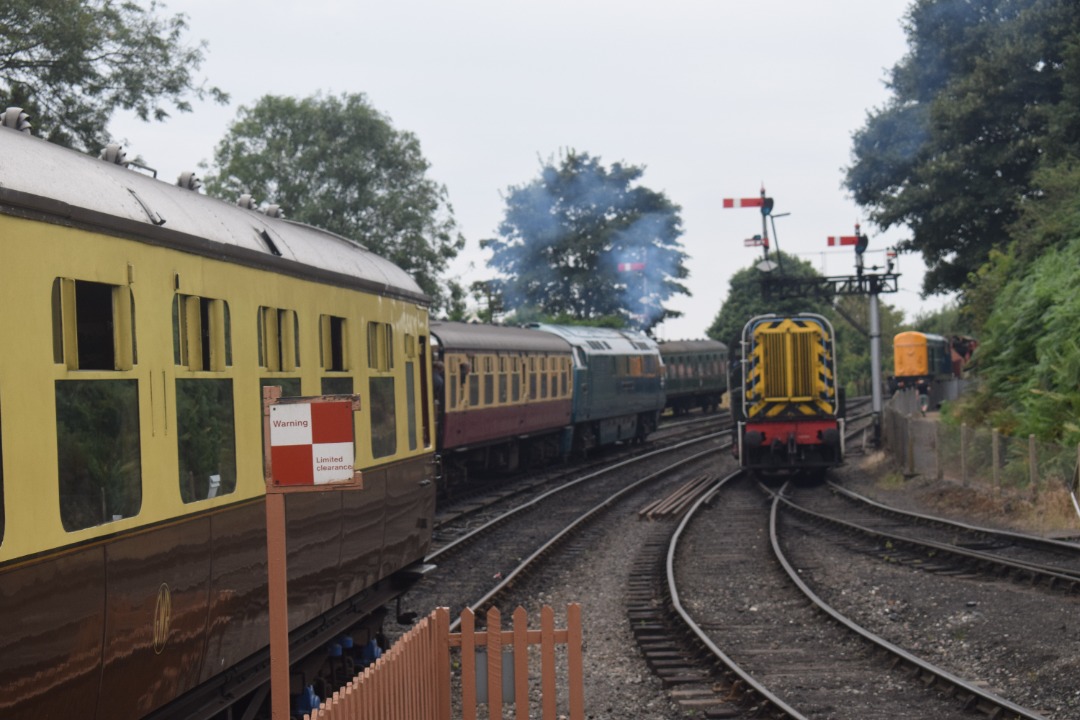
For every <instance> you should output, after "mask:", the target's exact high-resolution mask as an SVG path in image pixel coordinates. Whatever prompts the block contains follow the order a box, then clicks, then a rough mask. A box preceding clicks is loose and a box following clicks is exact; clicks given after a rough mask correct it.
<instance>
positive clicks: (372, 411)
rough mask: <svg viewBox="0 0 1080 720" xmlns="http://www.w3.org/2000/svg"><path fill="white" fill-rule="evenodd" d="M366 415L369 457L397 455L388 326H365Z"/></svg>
mask: <svg viewBox="0 0 1080 720" xmlns="http://www.w3.org/2000/svg"><path fill="white" fill-rule="evenodd" d="M367 341H368V348H367V356H368V369H369V370H372V371H373V373H387V374H386V375H377V374H372V376H371V377H370V378H369V379H368V394H369V399H368V412H369V416H370V418H371V454H372V456H373V457H377V458H379V457H386V456H387V455H393V454H394V453H396V452H397V409H396V405H395V398H394V376H393V375H392V374H390V373H392V372H393V369H394V329H393V328H392V327H391V326H390V324H389V323H380V322H369V323H368V326H367Z"/></svg>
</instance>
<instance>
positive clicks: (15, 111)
mask: <svg viewBox="0 0 1080 720" xmlns="http://www.w3.org/2000/svg"><path fill="white" fill-rule="evenodd" d="M29 121H30V116H29V115H28V114H27V113H24V112H23V109H22V108H20V107H9V108H8V109H7V110H5V111H4V114H3V115H0V125H2V126H3V127H6V128H11V129H12V130H18V131H19V132H24V133H26V134H27V135H30V134H31V132H30V128H32V127H33V125H31V124H30V122H29Z"/></svg>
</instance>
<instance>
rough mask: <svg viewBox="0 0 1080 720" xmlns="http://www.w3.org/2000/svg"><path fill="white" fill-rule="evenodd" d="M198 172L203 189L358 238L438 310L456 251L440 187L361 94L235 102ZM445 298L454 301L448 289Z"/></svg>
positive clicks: (411, 141)
mask: <svg viewBox="0 0 1080 720" xmlns="http://www.w3.org/2000/svg"><path fill="white" fill-rule="evenodd" d="M214 166H215V167H214V169H213V170H212V171H211V172H210V173H209V174H208V175H207V178H206V189H207V192H208V193H209V194H211V195H215V196H217V197H222V198H230V199H232V198H237V197H238V196H240V195H241V194H245V193H246V194H250V195H251V196H252V197H254V198H257V199H259V200H263V201H268V202H272V203H274V204H277V205H279V206H281V207H282V208H283V210H284V211H285V213H286V215H287V216H288V217H289V218H291V219H293V220H298V221H300V222H304V223H308V224H310V225H315V226H318V227H320V228H323V229H326V230H329V231H331V232H334V233H337V234H339V235H341V236H343V237H346V238H349V239H351V240H354V241H356V242H360V243H363V245H364V246H366V247H367V248H369V249H370V250H372V251H373V252H375V253H378V254H379V255H382V256H384V257H386V258H388V259H390V260H392V261H393V262H394V263H396V264H397V265H399V266H400V267H402V268H404V269H405V270H406V271H408V272H410V273H411V274H412V275H413V276H414V277H415V278H416V281H417V282H418V283H419V284H420V287H421V288H423V290H424V292H426V293H427V294H428V295H430V296H431V297H432V298H434V300H435V304H436V307H441V306H442V305H443V304H445V303H446V302H447V300H448V294H447V291H445V290H444V289H443V287H442V284H441V283H440V281H439V275H440V274H441V273H443V272H444V271H445V270H446V266H447V263H448V262H449V261H450V260H451V259H452V258H454V257H456V256H457V253H458V252H459V251H460V250H461V249H462V248H463V247H464V245H465V240H464V238H463V237H462V236H461V234H460V233H458V232H457V230H456V223H455V221H454V219H453V209H452V208H451V207H450V204H449V202H448V199H447V193H446V188H445V187H444V186H442V185H439V184H437V183H436V182H434V181H433V180H431V179H430V178H428V177H427V172H428V170H429V168H430V165H429V163H428V161H427V160H426V159H425V158H424V156H423V154H422V153H421V151H420V142H419V140H418V139H417V138H416V136H415V135H413V134H412V133H410V132H406V131H402V130H397V129H395V128H394V127H393V126H392V125H391V123H390V119H389V118H387V117H386V116H385V115H383V114H381V113H380V112H379V111H378V110H376V109H375V108H374V107H372V106H371V104H370V103H369V102H368V100H367V98H366V97H365V96H364V95H363V94H343V95H341V96H340V97H334V96H329V97H325V96H322V95H316V96H314V97H309V98H304V99H296V98H289V97H277V96H273V95H266V96H264V97H263V98H261V99H260V100H259V101H258V102H256V103H255V105H254V106H252V107H250V108H247V107H242V108H240V111H239V114H238V117H237V120H236V121H235V122H234V123H233V124H232V125H231V126H230V127H229V131H228V134H227V135H226V136H225V138H224V139H223V140H222V141H221V142H220V143H219V144H218V146H217V149H216V150H215V153H214ZM449 296H450V299H452V298H458V300H459V301H460V292H459V290H458V289H456V288H451V289H450V291H449Z"/></svg>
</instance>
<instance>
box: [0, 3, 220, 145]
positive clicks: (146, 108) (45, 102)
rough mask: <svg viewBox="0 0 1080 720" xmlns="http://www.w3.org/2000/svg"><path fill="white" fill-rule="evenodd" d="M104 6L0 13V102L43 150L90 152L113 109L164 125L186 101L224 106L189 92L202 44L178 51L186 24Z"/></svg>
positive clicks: (40, 6) (10, 6)
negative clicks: (18, 112) (23, 115)
mask: <svg viewBox="0 0 1080 720" xmlns="http://www.w3.org/2000/svg"><path fill="white" fill-rule="evenodd" d="M162 10H164V5H161V4H159V3H157V2H155V1H154V0H151V2H150V4H149V6H148V7H146V8H143V7H140V6H139V5H137V4H136V3H134V2H113V0H48V1H47V2H42V1H41V0H5V2H3V3H0V97H2V98H3V99H4V100H5V101H6V103H7V105H9V106H18V107H22V108H23V109H24V110H26V111H27V113H28V114H29V115H30V116H31V122H32V124H33V125H34V127H35V128H36V130H37V132H38V134H40V135H43V136H44V137H46V138H47V139H48V140H49V141H50V142H55V143H59V144H62V145H66V146H69V147H74V148H78V149H81V150H85V151H90V152H96V151H97V150H99V149H100V148H101V147H103V146H104V145H105V144H106V143H107V142H108V133H107V131H106V126H107V125H108V122H109V119H110V118H111V117H112V115H113V113H114V112H115V111H116V110H118V109H123V110H131V111H134V112H135V114H136V115H137V116H138V117H140V118H142V119H143V120H149V119H151V118H152V119H154V120H165V119H166V118H168V117H169V110H168V108H169V106H171V107H173V108H175V109H176V110H178V111H180V112H188V111H190V110H191V104H190V101H189V98H192V97H194V98H197V99H200V100H201V99H203V98H205V97H207V96H209V97H211V98H213V99H214V100H216V101H218V102H226V101H227V100H228V96H227V95H226V94H225V93H223V92H222V91H221V90H219V89H218V88H216V87H210V88H207V87H204V85H202V84H199V83H197V81H196V79H195V75H194V73H195V71H197V70H198V68H199V66H200V65H201V64H202V61H203V56H204V52H205V50H206V43H205V42H203V43H199V44H198V45H194V46H189V45H186V44H184V41H183V35H184V32H185V31H186V30H187V18H186V17H185V16H184V15H182V14H180V15H173V16H171V17H169V16H165V15H162V14H160V13H161V11H162Z"/></svg>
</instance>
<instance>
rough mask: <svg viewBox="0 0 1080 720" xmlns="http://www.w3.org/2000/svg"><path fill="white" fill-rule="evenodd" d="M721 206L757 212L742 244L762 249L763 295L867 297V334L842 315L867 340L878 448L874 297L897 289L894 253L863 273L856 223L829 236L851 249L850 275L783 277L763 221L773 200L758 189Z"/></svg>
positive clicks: (864, 242) (864, 240)
mask: <svg viewBox="0 0 1080 720" xmlns="http://www.w3.org/2000/svg"><path fill="white" fill-rule="evenodd" d="M723 206H724V207H725V208H743V207H757V208H760V209H761V229H762V234H761V235H760V236H754V237H753V238H750V239H748V240H746V241H745V244H746V245H747V246H758V245H760V246H762V247H763V248H764V251H765V259H764V260H763V261H762V262H760V263H759V264H758V269H760V270H761V271H762V273H763V276H762V280H761V283H762V288H763V290H764V293H765V295H766V296H773V297H777V298H779V299H781V300H783V299H788V298H800V297H808V296H817V297H820V298H822V299H825V300H828V301H830V302H831V301H832V300H833V299H834V298H836V297H837V296H840V295H865V296H867V297H869V299H870V306H869V315H870V330H869V332H867V331H866V330H864V329H863V328H861V327H859V325H858V323H855V322H853V321H852V320H851V318H848V317H846V316H845V319H847V320H848V322H850V323H851V324H852V325H853V326H854V327H855V328H856V329H857V330H859V331H860V332H861V333H862V334H863V335H866V336H867V337H869V339H870V373H871V384H872V386H873V387H872V389H871V403H872V408H873V415H874V444H875V445H879V444H880V442H881V413H882V405H883V401H882V393H881V317H880V310H879V307H878V295H880V294H882V293H895V292H897V291H898V290H899V280H900V275H899V273H896V272H894V260H895V257H896V253H895V252H894V251H892V250H889V251H887V255H886V263H885V267H884V268H879V267H877V266H872V267H871V268H870V269H871V270H874V271H877V270H884V272H881V273H878V272H870V273H868V272H866V267H865V265H864V258H863V255H864V253H865V252H866V249H867V247H868V246H869V244H870V239H869V238H868V237H867V236H866V235H863V234H862V233H861V232H860V231H859V230H860V228H859V224H858V223H856V224H855V234H854V235H840V236H835V235H834V236H830V237H829V245H830V246H834V247H835V246H852V247H854V249H855V274H854V275H838V276H831V277H817V278H797V277H789V276H786V275H784V274H783V266H782V265H780V264H779V262H777V263H774V262H772V261H771V260H769V235H768V225H767V222H768V221H769V219H770V218H773V217H777V216H776V215H773V213H772V210H773V206H774V201H773V199H772V198H770V197H766V196H765V188H764V187H762V188H761V197H760V198H740V199H734V198H725V199H724V201H723ZM773 236H774V240H775V236H776V225H775V221H774V223H773ZM776 252H777V261H779V260H780V247H779V243H777V248H776ZM776 268H779V269H780V272H778V273H775V274H774V273H773V272H772V271H773V270H774V269H776ZM834 307H836V306H834ZM836 309H837V311H840V310H839V308H838V307H836ZM841 314H843V312H841Z"/></svg>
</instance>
